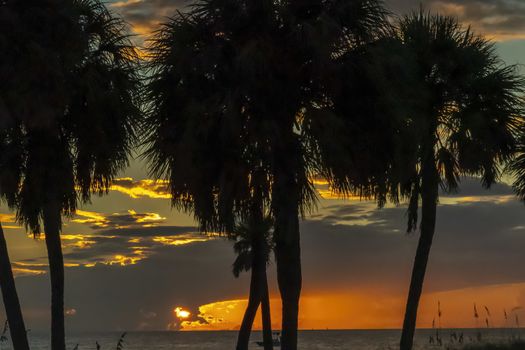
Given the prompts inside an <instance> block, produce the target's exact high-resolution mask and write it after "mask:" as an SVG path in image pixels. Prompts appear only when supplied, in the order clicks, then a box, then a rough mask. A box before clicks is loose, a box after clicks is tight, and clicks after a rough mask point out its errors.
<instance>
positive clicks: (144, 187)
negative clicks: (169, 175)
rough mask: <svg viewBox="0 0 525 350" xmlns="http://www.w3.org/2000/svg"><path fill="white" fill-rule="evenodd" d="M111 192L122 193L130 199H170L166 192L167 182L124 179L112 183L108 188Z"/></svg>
mask: <svg viewBox="0 0 525 350" xmlns="http://www.w3.org/2000/svg"><path fill="white" fill-rule="evenodd" d="M110 189H111V190H112V191H117V192H120V193H124V194H126V195H128V196H130V197H131V198H134V199H137V198H155V199H169V198H171V196H170V193H169V191H168V181H166V180H151V179H143V180H133V178H130V177H126V178H120V179H116V180H115V181H113V185H112V186H111V188H110Z"/></svg>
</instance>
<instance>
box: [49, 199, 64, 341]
mask: <svg viewBox="0 0 525 350" xmlns="http://www.w3.org/2000/svg"><path fill="white" fill-rule="evenodd" d="M44 230H45V236H46V246H47V255H48V259H49V274H50V277H51V349H53V350H65V349H66V344H65V338H66V335H65V325H64V257H63V255H62V243H61V240H60V231H61V213H60V206H59V205H58V203H49V204H48V205H47V206H46V207H45V208H44Z"/></svg>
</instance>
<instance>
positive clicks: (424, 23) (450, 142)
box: [395, 11, 525, 350]
mask: <svg viewBox="0 0 525 350" xmlns="http://www.w3.org/2000/svg"><path fill="white" fill-rule="evenodd" d="M395 37H396V40H398V41H399V42H400V43H401V44H402V45H403V47H404V50H406V55H407V56H408V57H411V61H410V65H411V66H412V76H411V80H410V84H411V86H410V89H412V96H418V98H417V101H415V102H414V100H412V102H414V103H411V104H412V105H411V106H410V108H411V112H410V113H409V114H407V115H406V117H407V119H406V121H405V126H406V127H407V128H408V129H412V130H413V131H412V135H413V138H412V139H407V140H405V143H408V146H407V147H408V148H410V149H412V150H413V151H412V152H411V153H410V154H411V156H410V157H408V158H407V159H405V161H404V164H401V167H405V169H406V170H405V174H411V176H405V178H404V179H405V181H404V182H403V183H402V184H401V185H402V186H401V188H402V195H404V196H406V197H408V198H409V202H410V205H409V215H408V217H409V223H408V230H409V231H412V230H414V229H415V228H416V227H417V221H418V212H417V211H418V206H419V201H421V223H420V238H419V243H418V247H417V251H416V257H415V260H414V265H413V270H412V278H411V283H410V289H409V294H408V299H407V304H406V313H405V319H404V323H403V332H402V336H401V343H400V347H401V349H402V350H410V349H412V344H413V336H414V330H415V327H416V319H417V309H418V305H419V299H420V296H421V293H422V290H423V282H424V278H425V272H426V266H427V262H428V259H429V255H430V249H431V246H432V240H433V237H434V232H435V224H436V209H437V204H438V200H439V189H440V188H441V189H442V190H443V191H445V192H451V191H456V190H457V189H458V187H459V183H460V180H461V177H462V176H477V177H479V178H480V181H481V183H482V185H483V186H484V187H485V188H489V187H490V186H491V185H492V184H493V183H494V182H496V181H497V180H498V179H499V176H500V175H501V171H500V165H502V164H504V163H505V162H507V161H508V160H509V159H510V157H511V156H512V155H513V152H514V151H515V148H516V133H517V130H518V128H519V127H520V125H523V122H524V120H523V107H522V100H521V97H520V95H521V94H522V93H523V92H524V91H525V89H524V87H525V84H524V80H523V79H522V78H521V77H520V76H519V75H518V74H517V70H516V67H514V66H504V65H503V64H502V62H501V61H500V60H499V59H498V57H497V55H496V54H495V52H494V48H493V45H492V44H491V43H490V42H489V41H487V40H486V39H484V38H483V37H480V36H476V35H475V34H473V33H472V32H471V30H470V29H468V28H467V29H465V28H463V27H462V26H461V25H460V24H459V23H458V21H457V20H456V19H455V18H450V17H445V16H440V15H431V14H426V13H423V11H420V12H419V13H414V14H411V15H409V16H406V17H404V18H402V19H401V20H400V21H399V23H398V29H397V33H396V34H395ZM400 143H401V142H400ZM401 147H402V146H401Z"/></svg>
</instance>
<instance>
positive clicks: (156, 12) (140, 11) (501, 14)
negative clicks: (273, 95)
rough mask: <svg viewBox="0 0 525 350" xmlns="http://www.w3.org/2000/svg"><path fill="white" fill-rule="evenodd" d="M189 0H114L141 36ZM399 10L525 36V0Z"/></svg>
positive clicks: (404, 4) (440, 2)
mask: <svg viewBox="0 0 525 350" xmlns="http://www.w3.org/2000/svg"><path fill="white" fill-rule="evenodd" d="M191 3H192V1H189V0H171V1H170V0H149V1H147V0H122V1H118V0H113V1H111V2H110V4H111V6H112V8H113V10H114V11H116V12H118V13H120V14H121V15H122V16H123V17H124V18H125V19H126V20H127V21H128V22H129V23H131V24H132V25H133V26H134V31H135V32H136V33H138V34H140V35H142V36H141V39H143V35H145V34H148V33H151V32H152V31H153V30H154V28H156V27H157V26H158V24H159V23H160V22H163V21H165V20H166V19H167V18H168V17H170V16H173V14H174V13H175V12H176V11H177V10H185V9H186V8H187V7H188V5H190V4H191ZM385 5H386V6H387V7H388V8H389V9H391V10H392V11H393V12H394V13H396V14H405V13H408V12H410V11H412V10H418V9H419V7H420V6H421V5H422V6H423V7H424V8H425V9H428V10H432V11H439V12H441V13H444V14H447V15H453V16H457V17H459V18H460V19H461V20H462V21H464V22H465V23H467V24H471V25H472V26H473V27H474V28H476V29H477V30H479V31H481V32H483V33H484V34H488V35H492V36H494V37H496V38H498V39H512V38H523V37H524V36H525V34H524V31H525V2H523V1H522V0H385Z"/></svg>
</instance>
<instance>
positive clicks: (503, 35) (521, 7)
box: [386, 0, 525, 40]
mask: <svg viewBox="0 0 525 350" xmlns="http://www.w3.org/2000/svg"><path fill="white" fill-rule="evenodd" d="M386 4H387V6H388V7H390V8H391V9H392V10H393V11H394V12H396V13H407V12H409V11H411V10H418V9H419V6H420V4H422V5H423V6H424V8H425V9H428V10H432V11H438V12H440V13H442V14H446V15H452V16H456V17H458V18H459V19H460V20H461V21H462V22H464V23H466V24H469V25H472V27H473V28H474V29H476V30H477V31H479V32H481V33H482V34H485V35H488V36H489V37H492V38H493V39H496V40H510V39H525V2H523V1H522V0H424V1H420V0H417V1H416V0H386Z"/></svg>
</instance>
